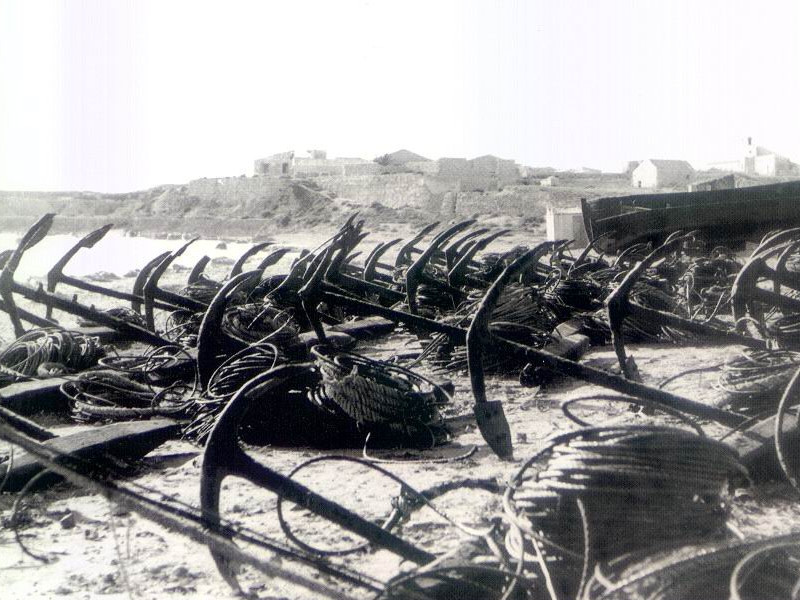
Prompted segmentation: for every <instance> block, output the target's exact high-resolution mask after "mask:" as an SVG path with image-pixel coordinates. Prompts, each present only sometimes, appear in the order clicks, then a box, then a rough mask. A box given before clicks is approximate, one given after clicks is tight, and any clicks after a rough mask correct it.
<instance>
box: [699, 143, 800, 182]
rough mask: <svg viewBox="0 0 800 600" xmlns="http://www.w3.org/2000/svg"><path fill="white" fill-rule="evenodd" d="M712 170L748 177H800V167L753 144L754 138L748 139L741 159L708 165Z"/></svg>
mask: <svg viewBox="0 0 800 600" xmlns="http://www.w3.org/2000/svg"><path fill="white" fill-rule="evenodd" d="M708 167H709V168H711V169H717V170H720V171H732V172H734V173H745V174H747V175H764V176H768V177H771V176H775V175H800V165H797V164H795V163H793V162H792V161H791V160H789V159H788V158H786V157H785V156H781V155H780V154H777V153H776V152H773V151H772V150H769V149H768V148H764V147H763V146H757V145H755V144H753V138H751V137H749V138H747V143H746V144H745V146H744V148H743V149H742V154H741V157H740V158H737V159H733V160H726V161H719V162H712V163H709V164H708Z"/></svg>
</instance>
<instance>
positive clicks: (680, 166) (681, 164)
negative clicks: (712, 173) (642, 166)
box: [648, 158, 694, 173]
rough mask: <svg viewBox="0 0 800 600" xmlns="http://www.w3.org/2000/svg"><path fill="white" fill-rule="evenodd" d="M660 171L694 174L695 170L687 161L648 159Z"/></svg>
mask: <svg viewBox="0 0 800 600" xmlns="http://www.w3.org/2000/svg"><path fill="white" fill-rule="evenodd" d="M648 160H649V161H650V162H651V163H653V165H655V167H656V168H657V169H658V170H659V171H668V172H670V173H693V172H694V168H693V167H692V165H690V164H689V163H688V162H686V161H685V160H663V159H660V158H649V159H648Z"/></svg>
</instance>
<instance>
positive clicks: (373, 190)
mask: <svg viewBox="0 0 800 600" xmlns="http://www.w3.org/2000/svg"><path fill="white" fill-rule="evenodd" d="M315 182H316V183H317V184H318V185H319V186H320V187H322V188H323V189H325V190H328V191H330V192H333V193H335V194H336V196H338V197H339V198H343V199H348V200H352V201H354V202H357V203H360V204H366V205H370V204H372V203H374V202H377V203H379V204H382V205H383V206H386V207H387V208H406V207H412V208H418V209H422V210H435V211H436V212H438V210H439V205H440V204H441V199H442V195H443V194H444V193H445V192H446V191H449V190H453V189H454V188H453V186H452V185H450V184H447V183H445V182H441V181H437V180H436V178H432V177H428V176H425V175H420V174H418V173H390V174H382V175H361V176H347V177H318V178H316V180H315Z"/></svg>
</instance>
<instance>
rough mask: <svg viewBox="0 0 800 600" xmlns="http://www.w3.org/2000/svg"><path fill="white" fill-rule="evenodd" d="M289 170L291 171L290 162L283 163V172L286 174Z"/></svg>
mask: <svg viewBox="0 0 800 600" xmlns="http://www.w3.org/2000/svg"><path fill="white" fill-rule="evenodd" d="M288 172H289V163H283V164H282V165H281V173H283V174H284V175H286V173H288Z"/></svg>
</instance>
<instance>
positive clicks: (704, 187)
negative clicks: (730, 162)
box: [689, 173, 736, 192]
mask: <svg viewBox="0 0 800 600" xmlns="http://www.w3.org/2000/svg"><path fill="white" fill-rule="evenodd" d="M735 187H736V177H734V175H733V173H730V174H728V175H723V176H722V177H715V178H714V179H706V180H705V181H695V182H694V183H690V184H689V191H690V192H710V191H711V190H732V189H733V188H735Z"/></svg>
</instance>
